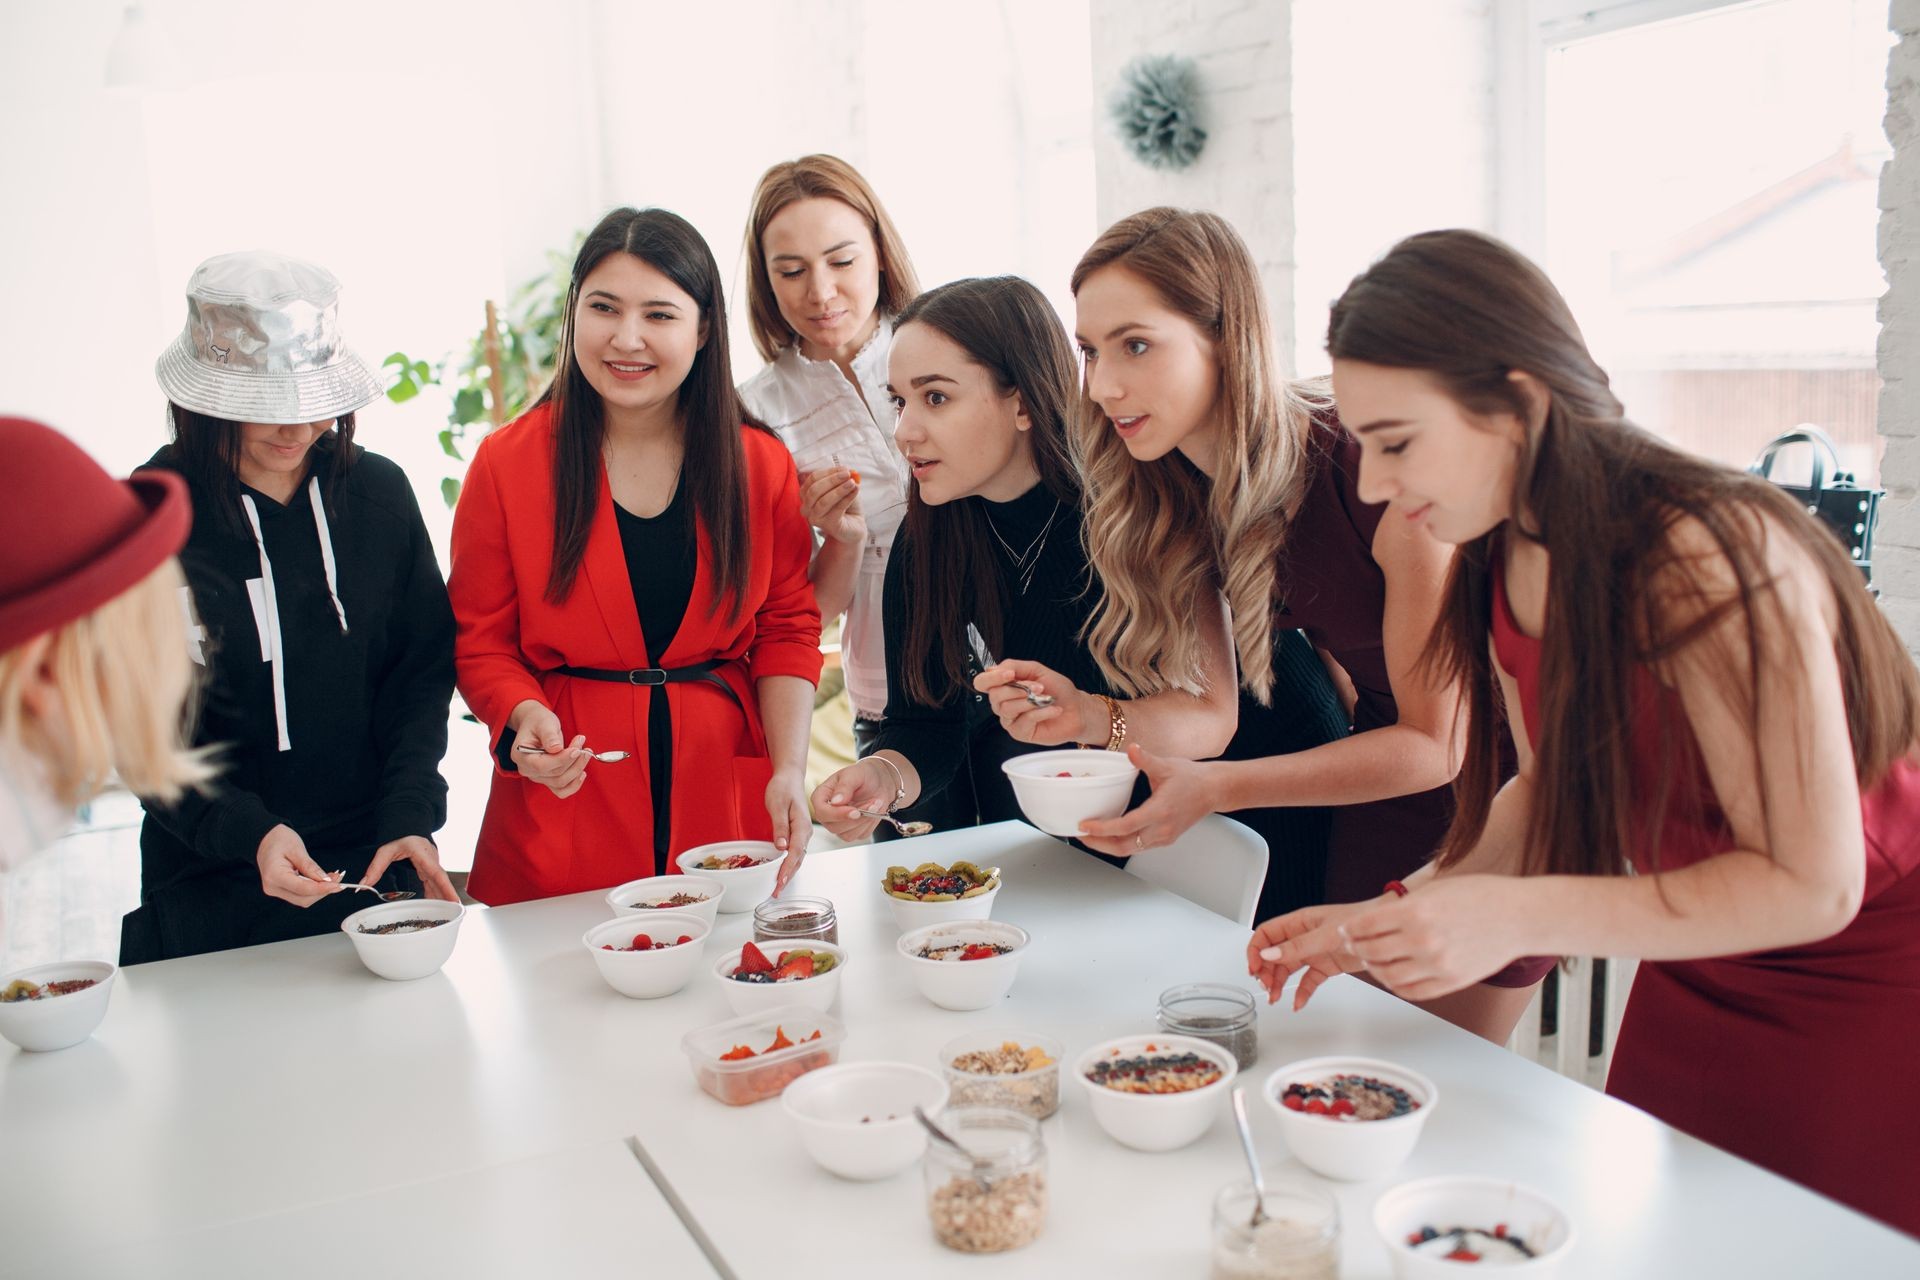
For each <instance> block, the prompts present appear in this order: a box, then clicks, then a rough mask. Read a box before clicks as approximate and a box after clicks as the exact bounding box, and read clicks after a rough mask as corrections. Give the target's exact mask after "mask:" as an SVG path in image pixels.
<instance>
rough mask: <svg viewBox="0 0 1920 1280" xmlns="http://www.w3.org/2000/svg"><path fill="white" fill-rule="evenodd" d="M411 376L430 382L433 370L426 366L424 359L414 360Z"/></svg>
mask: <svg viewBox="0 0 1920 1280" xmlns="http://www.w3.org/2000/svg"><path fill="white" fill-rule="evenodd" d="M413 376H414V377H416V378H418V379H420V381H422V382H432V381H433V370H432V369H429V368H428V367H427V362H426V361H425V360H416V361H414V365H413Z"/></svg>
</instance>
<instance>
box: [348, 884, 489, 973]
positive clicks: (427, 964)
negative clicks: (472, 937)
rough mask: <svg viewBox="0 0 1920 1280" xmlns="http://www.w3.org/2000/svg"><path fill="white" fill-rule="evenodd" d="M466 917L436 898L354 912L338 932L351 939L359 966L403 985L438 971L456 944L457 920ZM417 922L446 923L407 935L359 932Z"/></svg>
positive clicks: (462, 911)
mask: <svg viewBox="0 0 1920 1280" xmlns="http://www.w3.org/2000/svg"><path fill="white" fill-rule="evenodd" d="M466 914H467V909H466V908H465V907H463V906H461V905H460V904H459V903H457V902H442V901H440V900H439V899H437V898H422V899H415V900H414V901H411V902H382V903H380V904H378V905H376V906H371V907H368V908H366V909H365V910H364V911H356V912H354V913H353V914H352V915H350V916H348V917H347V918H346V919H345V920H342V921H341V922H340V932H342V933H344V934H346V935H347V937H349V938H351V939H352V940H353V949H354V951H355V952H356V953H357V954H358V955H359V957H360V963H361V964H364V965H365V966H367V968H369V969H371V970H373V971H374V972H375V973H377V974H379V975H380V976H381V977H383V978H391V979H393V980H394V981H395V982H405V981H408V980H410V979H413V978H424V977H426V976H427V975H428V974H430V973H438V972H439V971H440V966H441V965H443V964H445V963H446V962H447V957H448V956H450V955H452V954H453V944H454V943H455V942H457V941H459V938H460V921H461V920H463V919H465V918H466ZM421 919H430V920H445V921H446V922H447V923H445V924H443V925H436V926H435V927H433V928H431V929H415V930H413V931H412V932H409V933H385V934H382V933H362V932H360V926H361V925H380V924H387V923H389V922H391V921H394V920H421Z"/></svg>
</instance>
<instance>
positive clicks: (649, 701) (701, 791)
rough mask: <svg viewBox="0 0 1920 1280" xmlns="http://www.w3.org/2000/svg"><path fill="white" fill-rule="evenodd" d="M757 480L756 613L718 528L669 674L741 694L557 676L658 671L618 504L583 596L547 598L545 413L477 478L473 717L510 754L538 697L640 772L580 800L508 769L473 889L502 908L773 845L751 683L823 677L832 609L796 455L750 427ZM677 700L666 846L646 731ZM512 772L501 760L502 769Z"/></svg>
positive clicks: (495, 795) (582, 583)
mask: <svg viewBox="0 0 1920 1280" xmlns="http://www.w3.org/2000/svg"><path fill="white" fill-rule="evenodd" d="M740 440H741V444H742V446H743V447H744V449H745V452H746V465H747V495H746V499H747V507H748V523H747V541H748V546H749V572H748V586H747V604H746V608H744V609H743V610H742V611H741V614H740V617H739V618H738V620H737V621H729V619H728V616H727V615H728V613H729V612H730V610H729V609H728V608H727V607H725V605H724V604H723V602H721V601H719V600H717V599H716V598H715V584H714V581H713V573H712V564H711V562H710V560H709V558H708V554H707V548H708V545H709V544H708V534H707V530H706V526H705V525H704V524H702V523H700V522H699V521H697V520H696V521H695V541H696V545H697V546H698V548H699V555H698V560H697V563H696V565H695V570H694V579H693V595H692V597H691V598H690V599H689V600H688V601H687V610H686V614H685V616H684V617H683V618H682V619H681V622H680V627H679V630H678V631H676V632H675V633H674V637H673V642H672V644H670V645H669V646H668V648H667V650H666V652H665V653H664V654H662V655H661V656H660V665H661V666H663V667H668V668H678V667H689V666H694V665H696V664H698V663H702V662H706V661H709V660H711V659H716V658H717V659H721V660H723V661H724V665H722V666H720V667H719V668H718V669H717V670H716V671H715V672H714V674H715V675H718V676H719V677H721V678H722V679H724V680H725V681H726V682H727V684H728V685H729V686H731V687H732V689H733V690H734V693H735V695H737V700H736V698H735V697H729V696H727V694H726V693H725V692H724V691H722V690H721V689H719V688H718V687H716V686H715V685H713V684H711V683H708V682H706V681H704V680H696V681H690V682H688V683H684V684H667V685H660V686H646V685H633V684H614V683H609V682H603V681H598V680H589V679H581V678H577V677H573V676H566V675H562V674H560V673H559V672H558V670H557V668H560V667H583V668H591V669H598V670H633V669H636V668H643V667H646V666H648V665H649V664H648V662H647V645H646V637H645V635H644V634H643V632H642V631H641V627H640V613H639V608H638V606H637V605H636V604H635V602H634V597H633V580H632V578H631V577H630V576H629V574H628V571H627V562H626V554H625V551H624V549H623V547H622V545H621V541H620V530H619V527H618V525H617V524H616V522H615V518H614V508H613V493H612V491H611V490H610V489H609V487H608V485H607V481H606V477H605V476H604V475H602V477H601V479H600V499H599V505H598V506H597V507H596V508H595V511H594V516H593V527H592V530H591V531H590V533H589V534H588V537H587V550H586V555H585V557H584V558H583V559H582V561H581V563H580V573H579V576H578V578H576V579H575V582H574V587H573V591H572V592H571V593H570V594H569V595H568V596H567V598H566V599H565V600H563V601H561V602H560V603H559V604H554V603H552V602H550V601H549V600H547V598H546V587H547V568H548V564H549V560H550V557H551V556H552V553H553V507H554V496H553V423H552V415H551V414H550V413H549V411H548V409H547V407H546V406H545V405H541V406H537V407H535V408H534V409H532V410H530V411H528V412H527V413H526V414H525V415H523V416H521V417H520V418H517V419H515V420H514V421H513V422H510V423H508V424H507V425H506V426H504V427H502V428H500V429H499V430H498V431H495V432H494V433H493V434H492V435H489V436H488V437H487V438H486V441H485V442H484V443H483V444H481V446H480V449H479V452H478V453H476V454H475V455H474V459H473V465H472V466H471V467H470V468H469V469H468V471H467V479H466V484H465V486H464V487H463V489H462V491H461V494H460V505H459V508H458V509H457V510H456V511H455V512H454V517H453V569H452V572H451V573H450V574H449V575H448V577H447V592H448V594H449V595H450V596H451V597H452V599H453V613H454V618H455V621H456V622H457V624H458V627H459V630H458V634H457V636H456V638H455V641H454V665H455V670H456V673H457V675H458V678H459V683H460V692H461V694H462V695H463V696H464V697H465V698H466V700H467V705H468V706H469V707H470V708H472V710H473V713H474V714H475V715H477V716H478V717H480V719H481V721H482V722H483V723H485V724H486V726H487V728H488V730H489V731H490V734H491V737H492V738H493V739H494V740H496V741H497V740H498V739H499V737H500V735H501V733H502V732H503V731H504V729H505V726H506V720H507V716H508V714H509V713H510V712H511V711H512V710H513V708H514V707H515V706H516V705H517V704H518V703H520V702H521V701H522V700H523V699H526V698H536V699H538V700H540V701H542V702H544V703H546V705H547V706H549V707H551V708H552V709H553V711H554V713H555V714H557V715H558V716H559V717H560V726H561V728H562V729H563V730H564V731H565V732H566V734H567V736H568V738H569V739H571V738H572V737H573V735H574V734H576V733H584V734H585V735H586V736H587V745H588V746H590V747H592V748H593V749H594V750H596V751H627V752H632V753H633V758H632V759H630V760H627V761H623V762H620V763H616V764H595V765H589V766H588V770H587V782H586V785H585V786H583V787H582V788H581V789H580V790H579V791H577V792H575V793H574V794H573V795H571V796H569V797H567V798H566V799H564V800H563V799H560V798H559V797H557V796H555V795H554V794H553V792H552V790H550V789H549V788H547V787H545V786H542V785H541V784H540V783H537V782H531V781H528V780H527V779H525V778H523V777H521V776H520V775H519V774H517V773H508V772H505V771H503V770H501V769H499V768H497V767H496V769H495V771H494V777H493V789H492V791H491V793H490V794H489V795H488V797H487V812H486V817H485V819H484V820H483V822H482V823H481V827H480V838H479V842H478V844H477V845H476V847H475V849H474V855H473V875H472V877H471V878H470V879H469V881H468V886H467V887H468V890H469V891H470V892H471V893H472V894H473V896H474V897H476V898H478V899H480V900H481V901H482V902H487V903H491V904H494V905H496V906H497V905H501V904H504V903H509V902H519V901H522V900H524V899H527V898H541V897H549V896H552V895H554V894H561V893H578V892H581V891H583V890H588V889H605V888H608V887H610V886H612V885H616V884H619V883H621V882H622V881H625V880H633V879H637V878H639V877H641V876H648V875H654V874H658V873H663V872H671V871H672V870H673V869H674V868H673V866H672V864H671V861H670V859H669V857H668V856H667V855H670V854H675V853H679V852H682V851H683V850H686V849H690V848H693V847H694V846H696V845H701V844H707V843H709V842H712V841H716V840H747V839H751V840H766V839H769V838H771V831H772V820H771V819H770V818H769V817H768V816H767V810H766V805H765V799H764V792H765V790H766V785H767V782H768V779H769V778H770V777H771V776H772V763H771V761H770V760H769V759H768V754H767V746H766V733H765V730H764V729H763V728H762V726H761V724H760V708H759V703H758V702H757V701H756V700H755V697H754V680H755V679H757V678H759V677H762V676H778V675H788V676H799V677H800V678H802V679H804V680H808V681H818V680H819V678H820V665H821V660H820V610H819V607H818V606H817V605H816V604H815V603H814V598H813V586H812V584H811V583H810V582H808V580H807V561H808V558H809V556H810V555H811V554H812V550H813V538H812V534H811V533H810V531H809V530H808V528H807V522H806V520H805V518H804V517H802V516H801V514H800V495H799V482H798V479H797V478H796V477H795V475H794V470H793V456H792V455H791V454H789V453H788V452H787V449H786V446H785V445H783V444H781V443H780V441H779V439H778V438H777V437H775V436H773V435H770V434H768V433H767V432H765V431H760V430H757V429H754V428H750V427H742V428H741V429H740ZM663 694H664V696H665V697H666V698H667V700H668V703H669V705H670V707H671V709H672V722H673V770H672V780H673V791H672V805H671V815H672V829H671V833H670V839H669V842H668V844H669V847H668V849H666V850H664V851H661V853H660V855H659V856H656V851H655V849H654V847H653V843H654V841H653V801H652V797H651V795H650V794H649V789H648V782H647V779H648V776H649V773H648V761H647V718H648V711H649V709H650V708H651V707H652V705H653V699H654V698H656V697H660V696H662V695H663ZM496 760H497V757H496Z"/></svg>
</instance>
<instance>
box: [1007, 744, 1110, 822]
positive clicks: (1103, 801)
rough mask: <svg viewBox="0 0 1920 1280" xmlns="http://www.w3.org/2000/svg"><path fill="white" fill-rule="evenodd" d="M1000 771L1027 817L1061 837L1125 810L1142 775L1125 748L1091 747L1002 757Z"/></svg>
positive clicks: (1029, 820) (1021, 810)
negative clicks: (1011, 785)
mask: <svg viewBox="0 0 1920 1280" xmlns="http://www.w3.org/2000/svg"><path fill="white" fill-rule="evenodd" d="M1000 771H1001V772H1002V773H1004V774H1006V775H1007V781H1008V782H1010V783H1012V784H1013V798H1014V799H1016V800H1018V801H1019V802H1020V812H1022V813H1024V814H1026V815H1027V821H1028V822H1031V823H1032V824H1033V825H1034V826H1036V827H1038V828H1040V829H1041V830H1042V831H1044V832H1046V833H1047V834H1048V835H1050V836H1061V837H1071V836H1077V835H1079V834H1080V824H1081V823H1082V822H1086V821H1088V820H1090V819H1093V818H1117V817H1119V816H1120V815H1121V814H1123V813H1125V812H1126V811H1127V802H1128V801H1129V800H1131V799H1132V798H1133V782H1134V779H1135V778H1137V777H1138V776H1139V775H1140V770H1139V769H1137V768H1135V767H1134V763H1133V761H1131V760H1129V759H1127V757H1126V754H1125V753H1124V752H1120V751H1102V750H1097V749H1094V748H1090V747H1077V748H1067V749H1065V750H1061V751H1033V752H1029V753H1027V754H1026V755H1018V756H1015V757H1014V758H1013V759H1011V760H1007V761H1004V762H1002V763H1001V765H1000Z"/></svg>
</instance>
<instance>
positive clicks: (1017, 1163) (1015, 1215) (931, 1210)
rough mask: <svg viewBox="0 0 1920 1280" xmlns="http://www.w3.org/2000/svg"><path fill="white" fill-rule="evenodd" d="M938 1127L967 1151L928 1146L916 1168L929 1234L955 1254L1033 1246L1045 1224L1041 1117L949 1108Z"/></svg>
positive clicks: (991, 1109)
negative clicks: (923, 1186) (922, 1174)
mask: <svg viewBox="0 0 1920 1280" xmlns="http://www.w3.org/2000/svg"><path fill="white" fill-rule="evenodd" d="M940 1127H941V1128H942V1129H944V1130H945V1131H946V1132H947V1134H948V1135H949V1136H951V1137H952V1138H953V1140H954V1141H955V1142H957V1143H959V1144H960V1145H961V1146H962V1147H964V1148H966V1151H967V1153H968V1154H967V1155H962V1154H961V1153H960V1152H958V1151H955V1150H954V1149H953V1148H951V1147H949V1146H947V1145H946V1144H945V1143H944V1142H938V1141H935V1142H929V1143H928V1144H927V1155H926V1159H925V1161H923V1163H922V1167H923V1168H924V1169H925V1170H926V1179H927V1218H928V1221H930V1222H931V1223H932V1224H933V1235H934V1239H936V1240H938V1241H939V1242H940V1243H941V1244H943V1245H945V1246H947V1248H949V1249H953V1250H957V1251H958V1252H960V1253H1002V1252H1005V1251H1006V1250H1008V1249H1018V1248H1020V1247H1021V1246H1022V1245H1025V1244H1031V1243H1032V1242H1033V1241H1034V1240H1035V1239H1036V1238H1038V1236H1039V1235H1040V1232H1041V1229H1042V1228H1044V1227H1045V1226H1046V1225H1047V1146H1046V1143H1045V1142H1044V1141H1043V1140H1042V1139H1041V1137H1040V1122H1039V1121H1038V1120H1035V1119H1034V1118H1033V1117H1032V1116H1025V1115H1021V1114H1020V1113H1019V1112H1017V1111H1003V1110H1000V1109H999V1108H996V1107H950V1108H948V1109H947V1110H946V1111H945V1112H944V1113H942V1114H941V1116H940ZM969 1156H972V1157H973V1158H972V1159H969V1158H968V1157H969Z"/></svg>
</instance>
